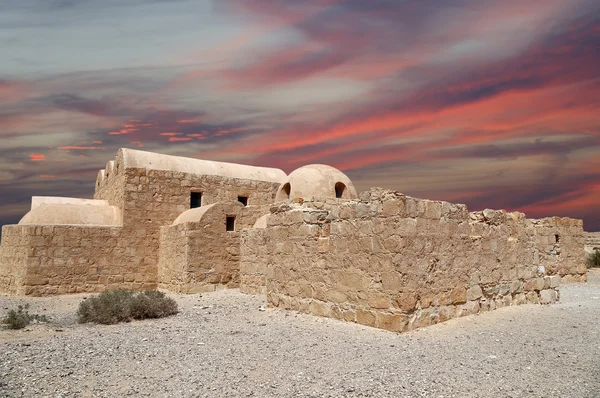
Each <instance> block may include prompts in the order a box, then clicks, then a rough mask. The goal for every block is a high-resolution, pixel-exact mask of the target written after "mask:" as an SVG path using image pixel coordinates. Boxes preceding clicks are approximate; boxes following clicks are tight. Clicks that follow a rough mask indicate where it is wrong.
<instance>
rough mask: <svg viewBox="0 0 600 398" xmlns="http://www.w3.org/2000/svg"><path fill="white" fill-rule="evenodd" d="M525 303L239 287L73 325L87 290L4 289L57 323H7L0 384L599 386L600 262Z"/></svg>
mask: <svg viewBox="0 0 600 398" xmlns="http://www.w3.org/2000/svg"><path fill="white" fill-rule="evenodd" d="M589 279H590V282H589V283H588V284H587V285H566V286H562V287H561V303H560V304H556V305H551V306H535V305H523V306H517V307H508V308H502V309H500V310H497V311H494V312H490V313H485V314H481V315H474V316H468V317H464V318H460V319H454V320H451V321H448V322H445V323H442V324H439V325H435V326H431V327H428V328H423V329H419V330H416V331H413V332H409V333H404V334H394V333H390V332H386V331H382V330H377V329H373V328H368V327H363V326H360V325H356V324H350V323H344V322H340V321H335V320H331V319H325V318H317V317H312V316H309V315H303V314H296V313H293V312H286V311H280V310H273V309H267V310H266V311H263V310H261V306H263V305H264V304H265V302H264V299H263V298H262V297H260V296H250V295H244V294H241V293H239V292H238V291H236V290H227V291H220V292H216V293H210V294H203V295H188V296H183V295H171V296H172V297H174V298H175V299H176V300H177V302H178V303H179V307H180V310H181V312H180V314H178V315H177V316H174V317H170V318H165V319H159V320H149V321H138V322H131V323H127V324H120V325H112V326H99V325H77V324H75V316H74V313H75V311H76V308H77V305H78V303H79V302H80V301H81V300H82V298H83V297H84V296H85V295H72V296H60V297H52V298H15V297H8V296H0V316H4V314H5V313H6V312H7V311H8V309H12V308H15V307H16V305H17V304H22V303H29V304H30V305H31V308H30V312H32V313H41V314H47V315H48V316H49V317H50V318H51V323H50V324H39V325H31V326H29V327H28V328H26V329H24V330H19V331H9V330H0V396H2V397H113V398H114V397H121V396H148V397H221V396H223V397H238V396H241V397H246V396H254V397H420V396H426V397H549V396H552V397H600V273H599V272H594V273H590V278H589Z"/></svg>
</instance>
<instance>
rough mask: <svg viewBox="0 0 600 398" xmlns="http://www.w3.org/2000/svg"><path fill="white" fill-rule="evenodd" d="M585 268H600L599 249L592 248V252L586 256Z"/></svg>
mask: <svg viewBox="0 0 600 398" xmlns="http://www.w3.org/2000/svg"><path fill="white" fill-rule="evenodd" d="M587 267H588V268H598V267H600V249H599V248H597V247H596V248H594V251H593V252H592V253H590V254H588V257H587Z"/></svg>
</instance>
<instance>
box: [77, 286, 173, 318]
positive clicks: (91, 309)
mask: <svg viewBox="0 0 600 398" xmlns="http://www.w3.org/2000/svg"><path fill="white" fill-rule="evenodd" d="M176 313H177V303H176V302H175V300H173V299H172V298H169V297H166V296H165V294H164V293H162V292H159V291H156V290H146V291H144V292H138V293H136V292H133V291H131V290H107V291H105V292H102V293H100V294H99V295H98V296H96V297H91V298H89V299H87V300H85V301H82V302H81V303H80V304H79V309H78V310H77V319H78V321H79V323H86V322H95V323H101V324H104V325H111V324H115V323H119V322H129V321H131V320H132V319H147V318H162V317H166V316H169V315H174V314H176Z"/></svg>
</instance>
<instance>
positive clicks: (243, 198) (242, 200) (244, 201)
mask: <svg viewBox="0 0 600 398" xmlns="http://www.w3.org/2000/svg"><path fill="white" fill-rule="evenodd" d="M238 202H240V203H241V204H243V205H244V206H248V197H247V196H238Z"/></svg>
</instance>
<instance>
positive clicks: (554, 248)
mask: <svg viewBox="0 0 600 398" xmlns="http://www.w3.org/2000/svg"><path fill="white" fill-rule="evenodd" d="M531 222H532V223H533V225H534V227H535V237H534V242H535V249H536V253H535V255H536V256H537V261H539V264H540V265H541V266H543V267H544V268H545V270H546V272H547V273H548V274H550V275H560V276H561V277H562V280H563V282H585V281H586V280H587V268H586V264H585V251H584V250H582V248H583V247H584V244H585V238H584V235H583V222H582V221H581V220H574V219H571V218H566V217H563V218H561V217H550V218H543V219H539V220H531Z"/></svg>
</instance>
